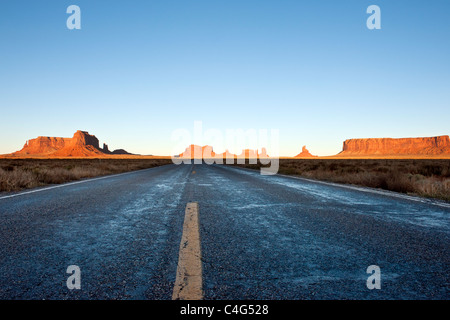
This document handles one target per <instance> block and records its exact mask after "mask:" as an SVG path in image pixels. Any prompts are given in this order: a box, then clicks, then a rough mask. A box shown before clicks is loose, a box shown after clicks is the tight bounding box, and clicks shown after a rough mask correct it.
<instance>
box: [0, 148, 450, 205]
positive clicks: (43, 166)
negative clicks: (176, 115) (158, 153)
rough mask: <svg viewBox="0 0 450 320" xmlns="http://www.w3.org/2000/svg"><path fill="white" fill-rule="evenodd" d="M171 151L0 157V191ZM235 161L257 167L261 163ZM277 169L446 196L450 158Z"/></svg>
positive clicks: (119, 167)
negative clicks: (79, 156) (92, 156)
mask: <svg viewBox="0 0 450 320" xmlns="http://www.w3.org/2000/svg"><path fill="white" fill-rule="evenodd" d="M170 163H172V161H171V159H170V158H169V157H150V156H148V157H145V156H125V157H124V156H115V157H110V158H95V159H72V158H66V159H39V158H28V159H11V158H9V159H0V191H3V192H4V191H6V192H10V191H19V190H22V189H29V188H35V187H39V186H43V185H47V184H60V183H66V182H70V181H76V180H80V179H86V178H93V177H97V176H104V175H109V174H117V173H122V172H128V171H134V170H140V169H147V168H152V167H155V166H160V165H166V164H170ZM237 166H241V167H245V168H250V169H259V168H260V167H261V164H260V163H259V162H258V163H257V164H250V160H249V159H246V163H245V164H239V165H237ZM279 173H280V174H285V175H293V176H300V177H305V178H310V179H315V180H321V181H329V182H335V183H342V184H353V185H359V186H366V187H371V188H379V189H383V190H390V191H395V192H400V193H405V194H411V195H417V196H422V197H428V198H436V199H441V200H446V201H450V159H383V158H379V159H342V158H341V159H339V158H312V159H294V158H282V159H280V168H279Z"/></svg>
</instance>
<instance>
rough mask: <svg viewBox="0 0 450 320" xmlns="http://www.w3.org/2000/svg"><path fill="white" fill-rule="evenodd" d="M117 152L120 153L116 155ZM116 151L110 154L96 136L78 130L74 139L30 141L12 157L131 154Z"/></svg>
mask: <svg viewBox="0 0 450 320" xmlns="http://www.w3.org/2000/svg"><path fill="white" fill-rule="evenodd" d="M116 151H118V152H117V153H115V152H116ZM116 151H114V152H110V151H109V149H108V145H106V144H103V148H102V149H101V148H100V145H99V141H98V139H97V137H96V136H94V135H90V134H89V133H88V132H86V131H81V130H78V131H77V132H75V134H74V135H73V137H72V138H59V137H38V138H36V139H31V140H28V141H27V142H26V143H25V145H24V147H23V148H22V149H21V150H20V151H17V152H14V153H13V154H12V155H14V156H22V155H36V156H44V157H98V156H100V157H101V156H106V155H110V154H129V153H128V152H126V151H125V150H122V149H119V150H116Z"/></svg>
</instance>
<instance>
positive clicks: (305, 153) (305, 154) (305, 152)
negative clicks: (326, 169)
mask: <svg viewBox="0 0 450 320" xmlns="http://www.w3.org/2000/svg"><path fill="white" fill-rule="evenodd" d="M316 157H317V156H313V155H312V154H311V153H310V152H309V151H308V149H306V146H303V148H302V152H300V153H299V154H298V155H296V156H295V158H316Z"/></svg>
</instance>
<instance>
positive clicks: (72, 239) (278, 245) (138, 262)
mask: <svg viewBox="0 0 450 320" xmlns="http://www.w3.org/2000/svg"><path fill="white" fill-rule="evenodd" d="M189 203H191V204H192V203H197V205H198V229H199V243H200V247H201V256H199V257H198V258H199V259H200V261H201V263H200V264H199V265H200V269H201V273H200V275H201V280H202V281H201V290H202V298H203V299H448V298H450V255H449V254H450V250H449V243H450V205H449V204H446V203H441V202H438V201H430V200H425V199H421V198H414V197H409V196H404V195H399V194H396V193H391V192H380V191H374V190H371V189H367V188H359V187H352V186H338V185H334V184H328V183H322V182H314V181H309V180H305V179H297V178H292V177H285V176H261V175H260V174H259V172H258V171H250V170H246V169H240V168H236V167H231V166H220V165H213V166H209V165H180V166H175V165H166V166H161V167H156V168H152V169H147V170H141V171H136V172H130V173H125V174H120V175H115V176H108V177H102V178H100V179H91V180H84V181H81V182H76V183H71V184H66V185H58V186H51V187H45V188H41V189H35V190H31V191H30V190H28V191H23V192H19V193H14V194H12V193H3V194H0V235H1V236H0V299H167V300H170V299H172V297H173V293H174V287H175V286H176V276H177V267H178V264H179V256H180V241H181V239H182V235H183V228H184V227H183V225H184V221H185V217H186V216H187V214H185V213H186V211H187V210H186V207H187V204H189ZM196 208H197V207H196ZM195 210H197V209H195ZM70 265H76V266H79V268H80V270H81V289H79V290H77V289H75V290H69V289H68V288H67V286H66V281H67V278H68V277H69V276H70V274H67V273H66V269H67V267H68V266H70ZM194 265H195V264H194ZM370 265H377V266H379V268H380V271H381V275H380V278H381V288H380V289H373V290H369V289H368V288H367V285H366V281H367V279H368V277H369V276H370V274H367V273H366V269H367V267H368V266H370ZM196 268H197V269H199V267H198V266H197V267H196Z"/></svg>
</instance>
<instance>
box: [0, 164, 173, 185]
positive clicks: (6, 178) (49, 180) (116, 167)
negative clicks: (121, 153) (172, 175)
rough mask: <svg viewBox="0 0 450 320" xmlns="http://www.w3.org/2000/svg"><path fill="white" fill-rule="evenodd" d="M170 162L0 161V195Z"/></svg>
mask: <svg viewBox="0 0 450 320" xmlns="http://www.w3.org/2000/svg"><path fill="white" fill-rule="evenodd" d="M169 163H172V161H171V160H170V159H141V160H138V159H47V160H44V159H14V160H10V159H0V192H1V191H19V190H22V189H29V188H35V187H39V186H44V185H47V184H61V183H66V182H70V181H76V180H80V179H85V178H93V177H98V176H104V175H109V174H117V173H122V172H128V171H134V170H140V169H148V168H153V167H156V166H160V165H165V164H169Z"/></svg>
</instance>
